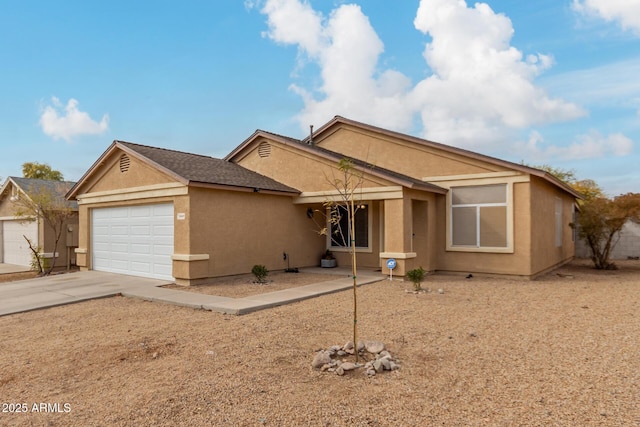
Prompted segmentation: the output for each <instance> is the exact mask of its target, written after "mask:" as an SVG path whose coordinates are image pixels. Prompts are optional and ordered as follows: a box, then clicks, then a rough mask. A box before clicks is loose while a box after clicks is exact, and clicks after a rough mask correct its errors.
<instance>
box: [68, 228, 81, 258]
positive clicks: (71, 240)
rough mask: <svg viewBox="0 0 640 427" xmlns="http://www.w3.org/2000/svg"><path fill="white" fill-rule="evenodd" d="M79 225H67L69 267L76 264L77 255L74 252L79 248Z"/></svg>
mask: <svg viewBox="0 0 640 427" xmlns="http://www.w3.org/2000/svg"><path fill="white" fill-rule="evenodd" d="M78 228H79V227H78V224H68V225H67V267H69V266H70V265H77V264H76V253H75V251H74V250H73V249H74V248H77V247H78Z"/></svg>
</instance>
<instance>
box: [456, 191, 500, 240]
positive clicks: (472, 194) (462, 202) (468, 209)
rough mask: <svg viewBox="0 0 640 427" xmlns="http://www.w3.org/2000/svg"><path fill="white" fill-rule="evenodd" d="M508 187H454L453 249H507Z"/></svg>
mask: <svg viewBox="0 0 640 427" xmlns="http://www.w3.org/2000/svg"><path fill="white" fill-rule="evenodd" d="M507 229H508V227H507V185H506V184H497V185H482V186H468V187H454V188H451V246H452V247H468V248H507V247H508V236H507V234H508V233H507Z"/></svg>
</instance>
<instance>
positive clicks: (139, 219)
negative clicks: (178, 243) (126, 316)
mask: <svg viewBox="0 0 640 427" xmlns="http://www.w3.org/2000/svg"><path fill="white" fill-rule="evenodd" d="M92 218H93V226H92V230H94V233H93V242H94V243H93V257H94V261H93V266H94V267H93V268H94V269H96V270H103V271H111V272H116V273H123V274H132V275H138V276H144V277H153V278H159V279H170V280H172V279H173V277H172V261H171V255H173V239H174V238H173V234H174V233H173V204H160V205H146V206H127V207H116V208H101V209H94V211H93V216H92Z"/></svg>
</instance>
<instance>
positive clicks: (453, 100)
mask: <svg viewBox="0 0 640 427" xmlns="http://www.w3.org/2000/svg"><path fill="white" fill-rule="evenodd" d="M414 25H415V27H416V28H417V29H418V30H420V31H422V32H423V33H425V34H428V35H430V36H431V42H430V43H428V44H427V45H426V48H425V51H424V57H425V59H426V61H427V64H428V65H429V66H430V68H431V69H432V70H433V72H434V74H433V75H431V76H429V77H428V78H426V79H424V80H423V81H421V82H420V83H418V85H417V86H416V88H415V90H414V94H413V95H414V98H415V102H416V103H417V104H418V110H419V111H420V114H421V117H422V122H423V124H424V135H425V137H427V138H429V139H435V140H440V141H446V142H449V141H453V142H455V143H457V144H459V145H465V146H467V147H471V148H474V147H476V146H478V145H484V146H486V144H490V143H491V141H494V142H497V143H500V142H502V141H500V137H501V136H503V137H506V136H507V133H506V132H505V131H507V130H509V129H522V128H527V127H529V126H531V125H539V124H544V123H551V122H555V121H565V120H571V119H574V118H576V117H579V116H581V115H583V114H584V112H583V111H582V110H581V109H580V108H579V107H578V106H576V105H574V104H571V103H567V102H565V101H563V100H562V99H554V98H550V97H549V96H548V95H547V94H546V92H545V91H544V90H543V89H541V88H539V87H537V86H536V85H535V84H534V82H533V81H534V79H535V78H536V77H537V76H538V75H539V74H540V73H541V72H543V71H544V70H546V69H547V68H549V67H550V66H551V65H552V63H553V59H552V58H551V57H550V56H548V55H542V54H535V55H534V54H529V55H527V57H526V59H523V54H522V52H521V51H519V50H518V49H516V48H515V47H513V46H511V45H510V41H511V37H512V36H513V32H514V30H513V26H512V24H511V20H510V19H509V18H508V17H506V16H505V15H503V14H496V13H495V12H494V11H493V10H492V9H491V8H490V7H489V5H487V4H486V3H476V4H475V5H474V7H468V6H467V4H466V2H465V1H463V0H422V1H421V2H420V7H419V8H418V12H417V15H416V18H415V20H414Z"/></svg>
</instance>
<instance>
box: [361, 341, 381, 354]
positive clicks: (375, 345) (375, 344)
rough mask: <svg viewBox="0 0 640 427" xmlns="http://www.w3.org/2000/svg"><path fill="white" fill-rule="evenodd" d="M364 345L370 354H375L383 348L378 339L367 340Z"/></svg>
mask: <svg viewBox="0 0 640 427" xmlns="http://www.w3.org/2000/svg"><path fill="white" fill-rule="evenodd" d="M364 345H365V348H366V349H367V351H368V352H369V353H371V354H377V353H380V352H381V351H383V350H384V343H382V342H380V341H367V342H366V343H365V344H364Z"/></svg>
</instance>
